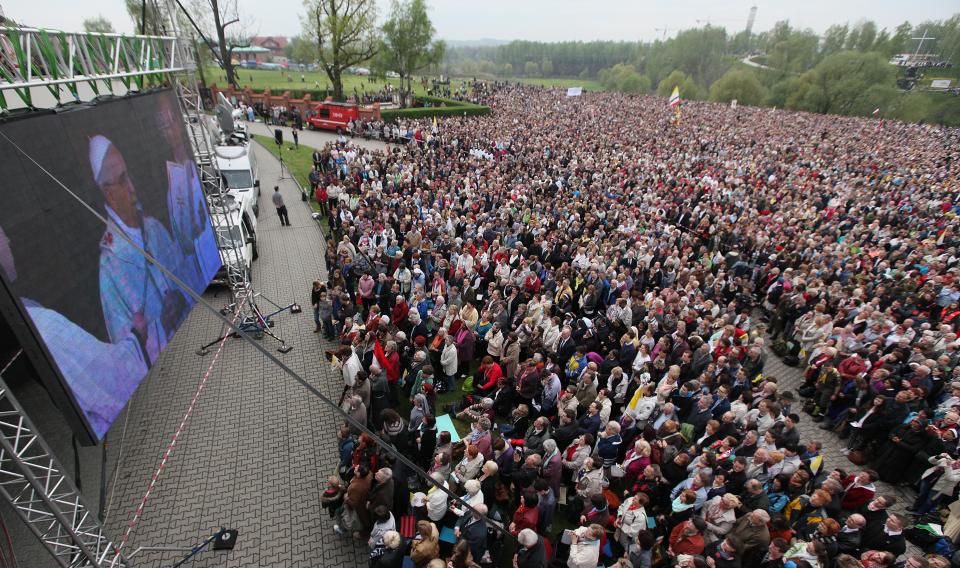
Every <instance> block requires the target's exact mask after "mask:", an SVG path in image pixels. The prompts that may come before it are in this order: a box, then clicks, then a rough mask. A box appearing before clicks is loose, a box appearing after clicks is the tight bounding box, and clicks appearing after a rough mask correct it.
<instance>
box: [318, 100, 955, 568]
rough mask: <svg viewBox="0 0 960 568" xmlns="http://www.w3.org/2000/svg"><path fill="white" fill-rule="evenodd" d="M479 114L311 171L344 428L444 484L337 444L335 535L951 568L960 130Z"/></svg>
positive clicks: (720, 113)
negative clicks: (800, 375)
mask: <svg viewBox="0 0 960 568" xmlns="http://www.w3.org/2000/svg"><path fill="white" fill-rule="evenodd" d="M477 92H478V93H480V95H479V98H481V99H482V100H483V102H484V103H485V104H489V105H491V107H492V109H493V112H492V113H491V115H489V116H486V117H480V118H463V119H459V118H448V119H445V120H443V121H442V122H441V123H440V124H439V127H438V126H436V125H434V124H433V123H432V121H422V122H418V123H410V124H408V125H407V127H408V128H412V129H413V130H414V131H415V136H413V137H411V138H410V141H409V142H407V143H405V144H403V145H400V146H391V147H388V149H387V150H385V151H375V150H370V149H366V148H360V147H356V146H354V145H351V144H350V143H349V142H347V143H344V142H343V141H342V140H341V142H339V143H336V144H331V145H328V146H327V147H325V148H322V149H318V151H317V152H316V153H315V154H314V161H315V166H316V169H315V172H314V173H313V174H311V185H312V186H313V190H314V198H315V199H317V200H318V201H319V202H320V203H321V206H322V207H323V208H324V214H325V215H326V216H327V217H328V219H329V224H330V227H331V230H332V235H331V239H330V241H329V242H328V244H327V247H326V255H327V266H328V267H330V277H329V279H328V281H327V282H320V281H318V282H316V283H314V287H313V290H312V304H313V307H314V314H315V323H316V331H317V333H318V334H319V333H322V334H323V336H324V337H325V338H326V339H328V340H331V341H334V342H336V343H337V345H338V346H337V347H336V348H334V349H333V350H331V351H332V352H333V353H331V355H333V356H335V359H334V361H335V362H336V365H337V367H338V368H339V369H340V370H341V372H342V377H343V381H344V399H343V407H344V409H345V410H346V411H347V412H348V413H349V414H350V415H351V417H353V418H355V419H356V420H357V421H359V422H360V423H363V424H365V425H366V426H367V427H368V428H370V429H372V430H374V431H376V432H377V433H379V434H380V436H381V437H382V438H384V439H385V440H387V441H388V442H389V443H390V444H392V445H393V446H395V448H396V449H397V450H399V451H400V452H401V453H402V454H404V455H406V456H408V457H410V458H411V459H412V460H413V461H415V462H416V463H418V464H419V466H420V467H421V468H423V469H424V470H426V471H427V472H428V473H429V475H430V477H431V479H432V480H433V482H432V483H426V482H425V481H424V480H423V479H421V478H419V477H417V476H416V475H414V474H413V473H412V472H411V471H410V469H409V468H407V467H405V466H404V465H403V463H402V462H401V461H399V460H396V459H394V458H393V457H391V455H390V454H389V453H388V452H385V451H383V450H382V449H380V448H378V446H377V445H376V443H375V442H374V440H373V438H371V437H370V436H368V435H367V434H365V433H362V432H361V431H360V429H358V428H356V427H355V426H354V425H352V424H348V425H345V426H344V427H343V429H342V431H341V432H340V443H339V448H340V467H339V471H338V475H337V476H334V477H333V478H331V479H330V481H329V484H328V485H329V487H328V488H327V490H326V492H325V493H324V498H323V499H324V502H323V504H324V506H325V507H328V508H329V510H330V512H331V515H332V516H333V517H334V518H335V520H336V523H337V524H336V527H335V530H336V531H337V532H339V533H342V534H346V535H352V536H353V537H355V538H360V539H366V540H367V542H368V544H369V545H370V549H371V560H370V562H371V565H372V566H400V565H401V563H402V561H403V556H405V555H408V556H410V557H411V558H412V560H413V562H414V565H415V566H417V567H421V566H430V567H431V568H432V567H434V566H436V567H441V566H456V567H462V566H476V565H480V566H490V565H494V564H500V563H504V564H506V563H509V561H510V558H512V559H513V564H514V566H516V567H518V568H526V567H531V568H534V567H535V568H541V567H544V566H547V565H548V564H549V565H557V566H562V565H566V566H569V567H574V568H579V567H590V568H593V567H595V566H597V565H598V564H601V565H604V566H618V567H620V568H647V567H650V566H668V565H669V566H682V567H684V568H689V567H698V568H699V567H703V566H707V567H709V568H734V567H754V566H757V567H763V568H779V567H780V566H790V567H793V568H808V567H810V568H832V567H834V566H837V567H843V568H853V567H860V566H863V567H868V568H881V567H888V566H910V567H911V568H927V567H938V568H942V567H944V566H947V565H949V564H950V562H951V560H952V555H953V538H954V537H956V536H957V535H958V533H960V530H958V528H957V526H956V525H957V524H958V522H957V519H955V518H954V517H953V516H949V517H948V513H947V510H946V509H945V506H947V505H948V504H950V503H951V502H953V501H954V500H955V493H956V491H957V483H958V481H960V461H958V460H957V459H956V458H957V432H958V428H960V427H958V421H960V371H958V365H957V363H958V358H960V351H958V345H960V344H958V341H957V328H958V325H960V317H958V316H960V303H958V300H960V283H958V276H960V256H958V254H957V248H956V245H957V237H956V230H955V228H954V227H955V219H956V215H957V212H958V203H957V201H958V200H957V192H958V189H960V185H958V179H957V161H958V158H960V150H958V148H960V144H958V142H960V140H958V139H960V134H958V131H957V130H955V129H946V128H941V127H937V126H930V125H911V124H902V123H891V122H886V123H884V124H882V125H879V126H878V124H877V122H876V121H870V120H865V119H858V118H847V117H838V116H823V115H815V114H804V113H790V112H783V111H777V110H770V109H754V108H743V107H740V108H736V109H731V108H728V107H726V106H724V105H718V104H710V103H688V104H685V105H684V108H683V112H682V121H681V123H680V125H679V126H677V125H676V124H675V123H674V120H675V118H674V115H673V113H672V112H669V109H667V108H666V105H665V102H664V100H662V99H659V98H654V97H642V96H628V95H622V94H615V93H587V94H585V95H584V96H581V97H576V98H566V97H564V96H563V93H562V92H561V91H557V90H548V89H540V88H534V87H522V86H519V85H509V84H495V85H484V86H478V87H477ZM773 356H780V357H783V359H784V361H785V362H787V363H788V364H792V365H796V366H799V367H800V368H801V370H803V371H804V373H805V375H804V377H805V381H804V383H803V385H801V386H800V387H799V388H798V389H794V390H793V391H791V390H789V389H786V388H783V387H782V386H781V385H780V384H778V377H777V376H775V375H774V374H771V373H770V372H769V369H768V365H767V364H766V363H767V360H768V358H769V357H773ZM445 414H447V415H451V416H455V417H456V418H457V420H462V421H464V422H465V423H467V424H469V425H470V426H469V433H468V434H466V435H465V436H463V440H462V441H460V442H458V443H454V442H452V441H451V434H450V432H448V431H438V429H437V417H438V416H441V415H445ZM823 436H840V437H842V438H844V439H845V440H846V444H847V450H846V451H845V453H846V454H847V455H848V457H849V460H847V461H845V462H844V463H825V460H824V456H823V455H822V453H821V444H820V442H818V441H816V440H817V439H818V438H819V439H822V437H823ZM881 480H883V481H886V482H889V483H891V484H904V485H914V486H915V487H916V488H917V490H918V492H917V498H916V501H915V502H914V503H912V504H911V506H910V508H909V511H910V512H911V513H914V514H915V515H916V516H915V517H910V516H907V515H904V514H901V513H897V512H893V507H894V505H895V503H896V500H897V499H896V496H894V495H892V494H890V493H889V492H883V491H880V490H878V488H877V483H878V482H879V481H881ZM438 486H443V487H445V488H447V489H449V490H450V491H451V492H453V493H454V494H456V495H458V496H461V497H462V501H460V500H455V499H450V498H448V494H447V493H446V492H444V491H442V490H441V489H439V488H438ZM411 494H412V495H413V497H412V498H411ZM467 505H469V507H467ZM901 505H902V504H901ZM897 510H900V509H899V508H898V509H897ZM941 515H942V516H941ZM944 518H946V519H947V522H946V524H944V523H943V519H944ZM927 521H933V522H934V523H936V524H938V525H943V531H944V533H945V534H946V536H944V537H942V538H941V537H940V536H939V535H938V534H933V533H932V532H931V531H932V530H934V529H930V528H924V527H925V525H924V524H923V523H924V522H927ZM494 524H495V525H497V526H499V527H500V528H502V529H503V531H504V532H508V533H510V536H509V537H504V536H503V535H502V533H501V532H500V531H498V530H496V527H494V526H491V525H494ZM908 536H909V537H910V538H911V542H914V543H915V544H917V545H918V546H919V547H921V548H922V552H920V553H911V554H906V551H907V542H906V539H907V537H908ZM912 550H916V549H912Z"/></svg>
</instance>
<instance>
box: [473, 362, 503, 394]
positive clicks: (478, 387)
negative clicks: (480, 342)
mask: <svg viewBox="0 0 960 568" xmlns="http://www.w3.org/2000/svg"><path fill="white" fill-rule="evenodd" d="M502 376H503V369H502V368H501V367H500V365H498V364H497V363H495V362H494V361H493V357H491V356H489V355H485V356H484V357H483V360H481V361H480V368H479V369H477V377H479V380H477V379H474V381H473V390H474V392H475V393H477V394H478V395H485V394H489V393H491V392H493V391H494V390H496V388H497V381H499V380H500V377H502Z"/></svg>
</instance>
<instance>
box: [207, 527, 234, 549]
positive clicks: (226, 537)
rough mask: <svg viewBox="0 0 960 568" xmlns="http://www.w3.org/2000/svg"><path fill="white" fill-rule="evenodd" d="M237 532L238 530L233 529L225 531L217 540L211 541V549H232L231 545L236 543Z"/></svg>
mask: <svg viewBox="0 0 960 568" xmlns="http://www.w3.org/2000/svg"><path fill="white" fill-rule="evenodd" d="M237 534H238V532H237V531H236V530H234V529H230V530H228V531H226V532H225V533H223V534H222V535H220V536H219V537H218V538H217V540H215V541H213V549H214V550H233V547H234V546H236V545H237Z"/></svg>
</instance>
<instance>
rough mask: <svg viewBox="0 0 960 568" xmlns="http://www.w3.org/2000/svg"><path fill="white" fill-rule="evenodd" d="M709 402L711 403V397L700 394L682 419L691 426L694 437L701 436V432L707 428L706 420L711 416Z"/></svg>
mask: <svg viewBox="0 0 960 568" xmlns="http://www.w3.org/2000/svg"><path fill="white" fill-rule="evenodd" d="M711 404H713V397H710V396H706V395H703V396H701V397H700V398H699V399H698V400H697V403H696V404H695V405H694V406H693V408H691V409H690V413H689V414H687V416H686V419H685V420H684V422H686V423H687V424H691V425H692V426H693V436H694V439H696V438H699V437H700V436H703V433H704V432H705V431H706V430H707V422H709V421H710V419H711V418H712V416H713V415H712V414H711V413H710V405H711Z"/></svg>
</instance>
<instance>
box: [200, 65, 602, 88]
mask: <svg viewBox="0 0 960 568" xmlns="http://www.w3.org/2000/svg"><path fill="white" fill-rule="evenodd" d="M300 75H301V72H300V71H292V72H290V73H287V72H285V71H280V70H276V71H268V70H266V69H239V68H238V69H237V78H238V82H239V83H240V86H241V87H252V88H253V89H255V90H258V91H259V90H263V89H266V88H270V89H271V90H274V91H284V90H287V89H290V90H314V89H316V88H317V85H316V83H317V82H319V83H320V88H321V89H328V88H330V79H328V78H327V75H326V73H323V72H320V71H304V72H303V78H304V80H303V81H301V80H300ZM288 76H289V77H288ZM205 78H206V80H207V83H216V84H217V85H218V86H221V87H222V86H225V85H226V84H227V78H226V75H225V74H224V72H223V70H222V69H218V68H207V69H206V70H205ZM288 79H292V80H288ZM368 79H370V77H361V76H359V75H344V76H343V92H344V94H345V95H349V94H352V93H353V88H354V87H356V88H357V90H358V91H361V92H362V91H363V90H364V89H366V90H367V91H379V90H380V89H381V88H382V87H383V86H384V85H385V84H386V83H392V84H393V85H394V86H395V87H399V86H400V80H399V79H387V80H386V81H379V80H376V79H373V81H374V82H373V83H372V84H371V83H368V82H367V80H368ZM472 80H473V79H472V77H463V78H454V79H452V80H451V82H450V83H451V84H450V87H451V89H456V88H458V87H459V86H460V85H461V84H462V83H464V82H469V81H472ZM498 80H501V81H514V82H520V83H526V84H530V85H541V86H546V87H564V88H566V87H583V88H584V89H587V90H589V91H601V90H603V87H601V86H600V82H599V81H596V80H594V79H576V78H574V79H560V78H555V77H549V78H535V77H508V78H499V79H498ZM413 90H414V93H415V94H418V95H424V94H426V91H424V89H423V87H422V86H421V85H420V82H419V81H417V80H414V83H413Z"/></svg>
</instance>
